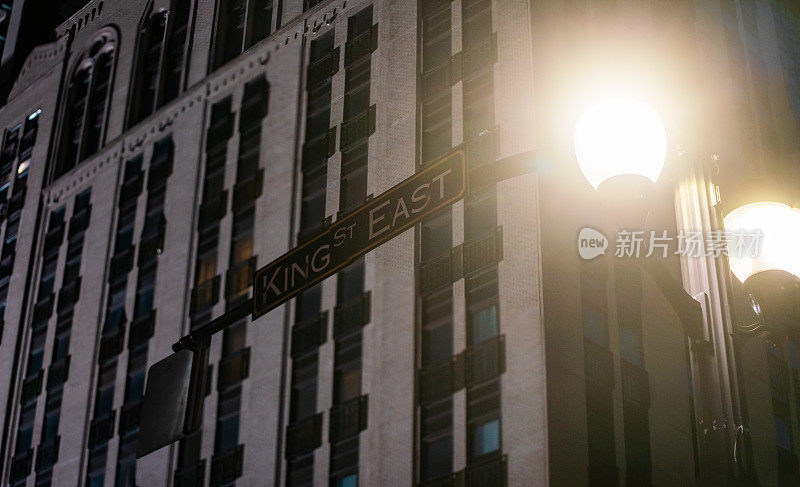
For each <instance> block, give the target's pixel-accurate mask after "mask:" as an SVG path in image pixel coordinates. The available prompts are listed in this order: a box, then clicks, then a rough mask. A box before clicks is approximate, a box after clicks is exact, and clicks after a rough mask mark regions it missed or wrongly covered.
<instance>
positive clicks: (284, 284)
mask: <svg viewBox="0 0 800 487" xmlns="http://www.w3.org/2000/svg"><path fill="white" fill-rule="evenodd" d="M466 174H467V173H466V164H465V159H464V151H463V150H461V149H459V150H456V151H454V152H451V153H449V154H448V155H446V156H444V157H442V158H441V159H439V160H438V161H436V162H435V163H433V164H431V165H429V166H428V167H426V168H425V169H423V170H422V171H420V172H418V173H416V174H414V175H413V176H411V177H410V178H408V179H406V180H405V181H403V182H402V183H400V184H397V185H396V186H394V187H393V188H392V189H390V190H388V191H386V192H385V193H383V194H381V195H380V196H377V197H376V198H374V199H372V200H370V201H369V202H367V203H365V204H364V205H363V206H361V207H360V208H358V209H357V210H355V211H354V212H353V213H350V214H349V215H347V216H346V217H344V218H342V219H341V220H338V221H336V222H334V223H332V224H331V225H330V226H329V227H327V228H326V229H325V230H323V231H322V232H320V233H319V235H317V236H316V237H314V238H313V239H311V240H309V241H308V242H305V243H303V244H302V245H300V246H298V247H295V248H294V249H292V250H290V251H289V252H287V253H285V254H284V255H282V256H281V257H279V258H277V259H276V260H274V261H272V262H271V263H269V264H267V265H265V266H264V267H262V268H261V269H259V270H258V271H257V272H256V274H255V278H254V280H253V286H254V289H253V318H258V317H259V316H261V315H263V314H264V313H266V312H267V311H269V310H271V309H273V308H275V307H276V306H279V305H281V304H282V303H285V302H286V301H288V300H289V299H291V298H293V297H294V296H296V295H297V294H298V293H300V292H302V291H304V290H306V289H308V288H310V287H311V286H313V285H314V284H316V283H318V282H320V281H322V280H323V279H325V278H326V277H328V276H330V275H332V274H334V273H335V272H337V271H338V270H340V269H341V268H343V267H344V266H346V265H347V264H349V263H350V262H352V261H353V260H354V259H356V258H357V257H360V256H361V255H364V254H365V253H367V252H369V251H370V250H372V249H374V248H375V247H378V246H379V245H381V244H383V243H384V242H386V241H388V240H390V239H392V238H393V237H395V236H397V235H399V234H401V233H403V232H404V231H406V230H408V229H409V228H411V227H413V226H414V225H416V224H417V223H419V221H420V220H422V219H423V218H425V217H426V216H428V215H430V214H432V213H434V212H436V211H437V210H439V209H440V208H444V207H445V206H448V205H450V204H452V203H454V202H455V201H458V200H459V199H461V198H463V197H464V193H465V191H466V188H467V181H466V177H467V176H466Z"/></svg>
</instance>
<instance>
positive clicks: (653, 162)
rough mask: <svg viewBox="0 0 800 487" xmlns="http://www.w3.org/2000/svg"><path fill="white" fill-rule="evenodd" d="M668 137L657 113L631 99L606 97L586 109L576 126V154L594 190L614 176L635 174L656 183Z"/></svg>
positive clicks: (646, 105)
mask: <svg viewBox="0 0 800 487" xmlns="http://www.w3.org/2000/svg"><path fill="white" fill-rule="evenodd" d="M666 153H667V134H666V131H665V130H664V123H663V122H662V120H661V117H660V116H659V114H658V112H656V110H655V109H654V108H653V107H651V106H650V105H648V104H646V103H643V102H641V101H638V100H634V99H630V98H609V99H606V100H603V101H601V102H599V103H598V104H596V105H594V106H593V107H591V108H589V109H588V110H587V111H586V112H585V113H584V114H583V115H582V116H581V117H580V118H579V119H578V122H577V123H576V124H575V155H576V156H577V158H578V165H579V166H580V168H581V171H583V175H584V176H585V177H586V179H587V180H588V181H589V183H590V184H591V185H592V186H593V187H594V188H595V189H597V188H598V187H599V186H600V185H601V184H602V183H603V182H604V181H606V180H608V179H611V178H613V177H615V176H623V175H635V176H640V177H644V178H647V179H649V180H650V181H651V182H653V183H655V182H656V180H657V179H658V177H659V176H660V175H661V170H662V169H663V168H664V159H665V157H666Z"/></svg>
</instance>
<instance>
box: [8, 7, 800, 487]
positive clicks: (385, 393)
mask: <svg viewBox="0 0 800 487" xmlns="http://www.w3.org/2000/svg"><path fill="white" fill-rule="evenodd" d="M798 26H800V15H798V12H797V10H796V7H793V6H792V4H791V2H781V1H778V0H763V1H759V2H745V1H734V0H730V1H728V0H720V1H708V2H689V1H680V2H675V1H672V0H670V1H667V0H649V1H638V2H616V1H613V0H612V1H608V0H602V1H600V0H591V1H588V0H579V1H571V2H538V1H519V0H508V1H506V0H503V1H499V0H454V1H450V0H418V1H410V0H409V1H404V2H393V1H386V0H348V1H343V0H336V1H332V0H328V1H312V0H224V1H223V0H219V1H217V0H148V1H145V0H141V1H123V0H92V1H90V2H88V3H86V5H85V6H83V7H82V8H81V9H80V10H78V11H77V12H76V13H75V14H74V15H72V16H71V17H70V18H69V19H68V20H67V21H66V22H65V23H63V24H62V25H60V26H59V27H58V29H57V32H56V38H57V40H56V41H54V42H52V43H49V44H45V45H42V46H39V47H37V48H36V49H34V50H33V52H32V53H31V54H30V56H29V57H28V59H27V61H26V62H25V63H24V65H23V68H22V70H21V72H20V75H19V77H18V78H17V80H16V81H15V83H14V85H13V87H11V90H10V95H9V97H8V102H7V103H6V104H5V106H3V107H2V108H0V129H2V130H3V133H2V140H1V141H0V143H2V147H0V149H2V152H0V178H2V187H0V200H2V202H3V206H2V208H3V213H2V224H1V225H0V231H2V236H3V242H2V248H0V297H2V303H3V304H2V305H0V313H2V315H1V316H2V324H3V326H2V341H1V342H0V384H3V387H2V389H1V390H2V391H3V392H2V393H3V394H4V395H3V396H2V400H0V417H2V418H3V421H4V422H3V429H2V441H1V443H0V458H2V459H3V461H2V477H1V478H2V483H3V484H4V485H6V484H7V485H12V486H22V485H25V486H47V485H58V486H61V485H88V486H92V487H95V486H103V485H116V486H134V485H139V486H150V485H174V486H197V485H210V486H229V485H242V486H250V485H253V486H257V485H258V486H260V485H291V486H303V485H334V486H337V487H354V486H357V485H361V486H373V485H374V486H378V485H420V486H449V485H456V486H461V485H468V486H478V485H480V486H494V485H496V486H504V485H515V486H516V485H546V484H552V485H707V484H709V483H714V482H717V483H722V482H724V481H725V480H726V479H728V478H729V477H730V476H732V475H734V474H735V463H734V457H733V446H734V444H736V426H737V425H738V424H740V422H739V419H738V417H737V414H738V413H737V411H735V410H734V406H732V404H731V402H730V400H729V399H727V398H728V397H730V395H731V394H730V392H731V391H729V389H730V387H731V386H730V384H731V383H732V381H731V380H730V378H729V377H728V376H727V375H725V374H726V373H727V370H728V369H727V368H726V367H725V366H724V361H725V350H726V345H725V341H724V336H723V335H724V333H722V334H720V330H725V329H726V327H728V326H730V322H731V320H732V319H734V318H732V317H731V316H730V315H729V314H726V312H725V310H727V309H728V308H729V304H730V303H728V294H727V291H726V289H727V288H726V287H725V286H726V284H724V283H725V282H727V281H726V280H725V277H724V276H723V275H721V274H719V273H717V272H716V271H714V272H712V271H713V270H714V269H717V267H715V265H716V264H717V261H718V260H719V259H706V260H702V259H701V260H687V259H683V260H681V259H679V258H678V257H673V258H671V259H668V260H667V264H666V268H667V270H668V272H669V274H670V275H671V276H673V277H674V278H675V280H676V282H677V283H680V282H682V283H683V287H684V288H685V289H686V290H687V292H689V293H690V294H691V295H692V296H694V297H696V298H697V299H698V300H699V301H701V304H702V305H703V309H704V313H705V315H704V318H703V319H701V321H702V326H701V325H698V327H694V328H693V327H692V326H690V325H687V324H686V323H684V322H683V321H682V320H681V318H680V316H679V315H678V313H676V311H675V310H674V309H672V307H671V306H670V304H669V301H668V299H667V298H666V297H665V296H664V294H663V292H662V290H661V289H659V288H658V286H657V285H656V284H655V283H654V281H653V280H652V279H651V278H650V277H648V275H647V274H646V273H644V272H642V271H641V269H639V268H638V267H637V266H635V265H633V264H631V263H626V262H624V261H620V260H618V259H614V258H613V257H611V256H610V255H609V256H608V257H606V258H601V259H598V260H595V261H582V260H581V259H580V258H579V256H578V252H577V247H576V236H577V232H578V231H579V230H580V228H582V227H584V226H592V225H600V224H601V223H599V222H601V221H602V220H603V218H604V211H603V209H602V208H601V207H600V206H599V205H598V203H597V201H596V199H594V198H595V197H594V195H593V192H592V191H591V188H590V187H589V185H587V184H586V182H585V180H583V178H582V177H581V176H580V174H578V173H577V168H576V164H575V161H574V154H573V152H572V138H571V137H572V124H574V120H575V114H576V110H578V108H579V106H580V104H581V102H582V101H584V100H583V98H585V97H586V96H587V95H586V93H587V91H586V89H585V87H586V86H587V85H592V84H598V83H603V82H620V81H622V82H623V84H625V83H628V84H630V83H631V80H638V81H641V82H642V83H641V84H642V85H643V86H648V87H649V88H647V89H645V90H644V91H641V94H642V95H643V96H647V97H648V98H652V99H655V100H657V105H658V108H659V110H660V111H661V113H662V115H663V117H664V119H665V123H666V125H667V128H668V133H669V135H670V137H671V142H670V146H671V151H670V157H669V160H668V163H667V164H668V167H669V169H668V174H665V176H664V178H663V180H662V181H661V182H659V185H658V187H657V192H656V195H655V197H654V202H653V207H652V210H651V214H650V219H649V220H648V229H649V228H653V229H659V230H661V229H663V230H668V231H670V232H677V231H678V230H681V229H683V230H707V229H712V228H714V225H716V224H717V223H716V220H715V219H718V218H719V217H720V216H721V215H722V213H720V212H722V211H723V210H722V209H721V207H720V208H718V207H717V203H718V202H717V201H716V200H713V199H712V197H711V195H709V192H708V190H707V189H708V187H709V185H711V184H713V185H714V186H715V187H716V186H719V188H721V194H723V195H739V194H742V190H740V189H739V188H740V187H741V186H743V185H744V184H743V183H746V182H747V181H749V180H750V179H752V178H754V177H755V176H758V177H759V178H762V179H764V180H765V182H766V183H771V184H773V185H774V186H775V187H777V188H779V189H780V192H781V195H782V197H784V199H788V200H790V201H792V202H794V206H800V193H798V188H800V184H798V182H800V137H798V134H799V133H800V132H798V127H800V122H798V120H800V106H798V104H797V100H798V99H800V92H798V89H799V88H798V85H797V79H798V78H797V76H795V75H794V73H796V72H797V68H798V65H797V59H798V58H797V56H796V54H797V49H798V48H797V45H798V43H797V35H796V34H797V32H798ZM609 66H611V67H612V68H613V69H611V70H610V71H612V72H616V73H624V75H622V76H619V79H611V80H609V79H605V78H603V74H602V73H604V72H605V71H609V70H608V69H605V68H608V67H609ZM629 87H630V88H632V89H633V88H636V87H634V86H633V85H632V84H631V85H630V86H629ZM454 148H463V150H464V151H465V154H466V160H467V168H468V172H469V174H470V178H469V184H468V196H467V197H465V198H464V199H463V200H462V201H459V202H457V203H455V204H453V205H452V206H451V207H448V208H444V209H442V210H441V211H439V212H437V213H436V214H435V215H433V216H431V217H429V218H426V219H425V220H424V221H423V223H421V224H420V225H418V226H417V227H416V228H414V229H413V230H409V231H407V232H405V233H403V234H402V235H400V236H398V237H396V238H394V239H392V240H390V241H389V242H387V243H385V244H383V245H382V246H381V247H379V248H377V249H375V250H374V251H371V252H369V253H367V254H366V255H365V256H363V257H362V258H360V259H357V260H356V261H354V262H353V263H351V264H350V265H348V266H347V267H346V268H344V269H342V270H341V271H340V272H338V274H337V275H336V276H335V277H331V278H329V279H327V280H325V281H323V282H321V283H320V284H318V285H316V286H315V287H313V288H311V289H308V290H306V291H304V292H303V293H302V294H300V295H299V296H297V297H296V298H294V299H292V300H291V301H290V302H288V303H287V304H285V305H282V306H280V307H278V308H276V309H275V310H273V311H270V312H269V313H267V314H265V315H263V316H261V317H259V318H257V319H254V320H251V319H249V318H248V319H244V320H242V321H241V322H239V323H236V324H234V325H233V326H231V327H229V328H227V329H225V330H224V331H223V332H221V333H219V334H218V335H216V336H215V337H214V339H213V341H212V345H211V367H210V370H209V375H208V379H209V380H208V388H207V390H206V397H205V402H204V413H203V426H202V428H201V429H200V431H198V432H196V433H194V434H192V435H190V436H188V437H186V438H185V439H183V440H181V441H180V442H178V443H175V444H173V445H170V446H168V447H165V448H163V449H161V450H159V451H157V452H154V453H152V454H150V455H147V456H145V457H143V458H141V459H138V460H137V459H136V458H135V449H136V440H137V433H138V429H139V422H140V410H141V401H142V397H143V394H144V388H145V381H146V374H147V370H148V368H149V367H150V366H151V365H152V364H153V363H155V362H158V361H159V360H161V359H163V358H164V357H166V356H167V355H169V354H170V353H171V346H172V344H173V343H175V342H176V341H177V340H178V339H180V338H181V337H182V336H184V335H186V334H187V333H189V332H190V331H191V330H193V329H196V328H197V327H200V326H202V325H204V324H205V323H207V322H208V321H210V320H211V319H213V318H215V317H217V316H220V315H221V314H223V313H224V312H226V311H227V310H230V309H232V308H234V307H235V306H237V305H238V304H241V303H242V302H244V301H246V300H247V299H248V298H249V297H251V295H252V281H253V273H254V271H255V270H256V269H258V268H260V267H261V266H263V265H265V264H267V263H269V262H270V261H272V260H274V259H275V258H277V257H279V256H280V255H282V254H283V253H284V252H286V251H288V250H290V249H292V248H294V247H296V246H297V245H299V244H302V243H303V242H306V241H308V240H309V239H312V238H313V237H314V236H315V235H316V234H317V233H318V232H320V231H321V230H324V229H325V228H326V227H327V226H328V225H330V224H331V222H332V221H336V220H339V219H340V218H342V217H344V216H346V215H348V214H349V213H351V212H352V211H353V210H354V209H356V208H358V207H359V206H360V205H362V204H363V203H364V202H365V201H368V200H369V199H371V198H372V197H373V196H376V195H379V194H381V193H383V192H384V191H386V190H388V189H389V188H391V187H393V186H394V185H396V184H398V183H400V182H401V181H403V180H404V179H406V178H407V177H409V176H411V175H413V174H414V173H415V172H417V171H419V170H421V169H423V168H425V167H426V166H427V165H429V164H431V163H432V162H434V161H436V160H438V159H439V158H440V157H442V156H444V155H447V154H448V153H449V152H450V151H451V150H453V149H454ZM528 151H535V152H536V153H537V154H538V155H537V159H538V160H540V162H542V163H541V164H540V167H539V168H538V169H539V170H538V171H536V172H535V173H529V174H524V175H518V176H515V177H513V178H510V179H502V178H499V177H497V175H496V174H495V173H494V171H493V169H492V167H493V165H494V163H495V161H497V160H500V159H503V158H507V157H510V156H514V155H517V154H520V153H525V152H528ZM712 154H715V156H714V158H712V157H711V155H712ZM714 161H716V162H717V164H716V165H714ZM745 186H746V185H745ZM733 199H734V198H731V201H733ZM18 242H19V243H18ZM718 274H719V275H718ZM720 282H721V283H723V284H719V283H720ZM793 343H794V342H791V341H787V342H781V343H780V344H779V345H780V346H779V347H776V346H773V345H770V344H769V342H767V341H764V340H763V339H754V340H753V342H750V343H749V344H748V345H747V348H746V350H745V353H744V355H745V357H744V360H745V364H746V366H745V371H746V372H745V379H744V382H745V384H746V395H747V399H748V401H747V403H748V405H749V408H748V410H749V417H750V423H749V425H750V431H751V434H752V438H753V451H754V454H755V455H754V456H755V464H756V469H757V472H758V475H759V479H760V481H761V482H762V485H793V484H792V482H794V481H795V480H796V479H797V475H798V467H797V452H800V445H798V444H797V442H796V441H794V440H793V438H796V437H798V436H797V435H798V434H800V417H798V411H800V401H798V399H797V398H798V397H800V388H798V383H800V382H798V370H800V366H798V365H797V364H798V363H800V362H798V358H797V347H796V345H793ZM709 350H711V352H709ZM743 393H744V391H743Z"/></svg>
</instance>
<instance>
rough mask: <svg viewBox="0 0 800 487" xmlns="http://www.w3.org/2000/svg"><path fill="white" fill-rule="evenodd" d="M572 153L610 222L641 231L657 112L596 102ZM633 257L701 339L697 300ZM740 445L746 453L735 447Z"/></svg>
mask: <svg viewBox="0 0 800 487" xmlns="http://www.w3.org/2000/svg"><path fill="white" fill-rule="evenodd" d="M575 153H576V156H577V159H578V164H579V165H580V168H581V170H582V172H583V174H584V176H585V177H586V179H587V180H588V181H589V183H590V184H591V185H592V186H593V187H594V188H595V189H596V190H597V192H598V194H599V195H600V197H601V201H602V204H604V206H605V209H606V210H607V212H609V213H612V214H613V217H612V218H613V222H614V224H615V225H617V226H618V228H627V229H639V230H644V228H643V227H644V225H645V222H646V218H647V213H648V211H649V208H650V202H649V195H650V193H651V192H652V191H653V188H654V183H655V182H656V181H657V179H658V177H659V175H660V174H661V171H662V169H663V166H664V161H665V158H666V131H665V129H664V125H663V123H662V121H661V118H660V116H659V115H658V113H657V112H656V110H655V109H653V108H652V107H650V106H649V105H647V104H645V103H643V102H640V101H637V100H631V99H624V98H616V99H608V100H605V101H602V102H600V103H598V104H597V105H595V106H594V107H592V108H590V109H589V110H588V111H587V112H586V113H584V114H583V116H582V117H581V118H580V119H579V120H578V122H577V124H576V126H575ZM636 260H637V263H638V264H639V265H640V266H641V267H642V268H644V269H645V270H646V271H647V272H648V273H649V274H650V276H651V277H652V278H653V280H654V281H655V282H656V284H657V285H658V286H659V288H660V290H661V291H662V293H663V294H664V295H665V297H666V298H667V299H668V300H669V302H670V304H671V305H672V307H673V309H674V310H675V311H676V313H677V314H678V315H679V316H680V317H681V319H682V321H683V322H684V326H685V328H686V331H687V334H688V335H689V336H690V337H692V338H693V339H695V340H698V341H703V340H704V337H703V332H702V331H701V330H700V329H699V328H700V324H699V323H697V321H698V314H699V313H698V311H697V310H698V308H699V307H700V306H699V303H698V302H697V301H696V300H695V299H694V298H692V297H691V296H689V295H688V294H687V293H686V292H685V290H684V288H683V285H682V283H680V282H678V281H677V280H675V279H674V278H673V277H672V276H671V274H670V273H669V272H666V269H665V266H664V265H663V263H662V262H661V261H659V260H658V259H646V258H642V259H636ZM689 303H691V304H689ZM700 316H702V315H700ZM700 319H702V318H700ZM735 348H736V347H735V346H734V350H732V359H733V365H734V367H735V369H736V372H737V373H736V374H734V375H735V377H737V379H739V380H740V378H741V375H740V370H739V369H740V366H739V362H738V355H739V354H738V353H736V352H737V350H735ZM742 385H743V384H739V385H738V387H737V388H736V391H738V392H737V396H738V401H734V402H736V403H737V404H736V407H735V409H734V413H735V414H737V415H738V416H739V421H738V422H739V424H740V425H739V427H740V429H742V431H743V432H744V434H743V435H742V436H743V441H742V442H739V441H738V440H737V441H735V442H734V445H733V455H734V462H735V463H736V464H738V465H739V474H738V476H739V478H742V479H752V471H751V469H750V468H749V465H750V462H749V461H748V459H749V458H751V457H752V455H751V453H750V450H751V448H750V446H749V441H748V437H747V425H746V423H747V421H746V413H744V412H743V411H745V410H746V409H745V405H744V404H743V400H744V398H743V393H742V391H743V387H741V386H742ZM737 436H738V434H737ZM742 449H743V450H744V455H742V452H740V451H739V450H742ZM743 457H744V458H743Z"/></svg>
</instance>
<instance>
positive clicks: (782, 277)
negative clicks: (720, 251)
mask: <svg viewBox="0 0 800 487" xmlns="http://www.w3.org/2000/svg"><path fill="white" fill-rule="evenodd" d="M725 231H726V232H728V234H727V235H728V236H729V238H730V240H729V242H730V241H736V240H739V239H740V238H742V236H743V235H748V234H749V235H754V234H756V235H759V239H760V241H759V242H758V243H759V244H760V245H759V246H758V247H757V248H756V249H754V250H755V251H752V252H747V251H744V252H743V250H745V249H742V248H736V246H735V245H733V246H731V245H730V244H729V246H728V261H729V262H730V267H731V272H733V274H734V275H735V276H736V277H737V278H738V279H739V280H740V281H742V282H743V283H744V290H745V292H747V293H749V295H750V299H751V301H753V302H754V303H756V304H755V305H753V309H754V310H755V311H756V313H757V314H759V315H760V316H761V318H762V320H763V323H764V328H765V329H766V330H767V331H768V332H769V334H770V335H771V336H772V338H773V339H774V340H775V341H776V343H777V340H780V339H783V338H785V337H789V336H792V335H796V334H797V333H799V332H800V253H799V252H798V247H797V245H798V242H799V241H800V210H798V209H796V208H791V207H789V206H786V205H784V204H781V203H774V202H762V203H751V204H749V205H744V206H742V207H739V208H737V209H735V210H733V211H732V212H730V213H729V214H728V216H726V217H725Z"/></svg>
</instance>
